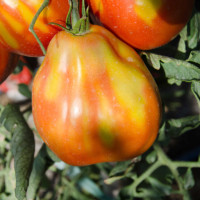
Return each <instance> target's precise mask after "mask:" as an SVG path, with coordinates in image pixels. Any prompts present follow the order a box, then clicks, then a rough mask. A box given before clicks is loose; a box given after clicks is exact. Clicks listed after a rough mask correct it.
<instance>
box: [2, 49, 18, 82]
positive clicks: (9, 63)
mask: <svg viewBox="0 0 200 200" xmlns="http://www.w3.org/2000/svg"><path fill="white" fill-rule="evenodd" d="M18 59H19V56H18V55H16V54H13V53H10V52H8V51H7V50H6V49H5V48H4V47H2V46H0V83H2V82H3V81H4V80H5V79H6V78H7V77H8V75H9V74H10V73H11V72H12V71H13V70H14V68H15V67H16V66H17V62H18Z"/></svg>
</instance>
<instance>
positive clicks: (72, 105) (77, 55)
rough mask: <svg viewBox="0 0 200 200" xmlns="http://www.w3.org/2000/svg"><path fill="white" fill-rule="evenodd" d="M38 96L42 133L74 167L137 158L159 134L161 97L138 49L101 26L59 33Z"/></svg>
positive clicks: (50, 48)
mask: <svg viewBox="0 0 200 200" xmlns="http://www.w3.org/2000/svg"><path fill="white" fill-rule="evenodd" d="M32 94H33V95H32V97H33V99H32V102H33V116H34V121H35V124H36V128H37V130H38V132H39V134H40V136H41V137H42V139H43V141H44V142H45V143H46V144H47V145H48V146H49V147H50V149H51V150H52V151H53V152H55V153H56V155H57V156H58V157H60V158H61V159H62V160H63V161H65V162H66V163H68V164H71V165H80V166H81V165H89V164H94V163H99V162H109V161H110V162H111V161H120V160H126V159H131V158H133V157H136V156H138V155H140V154H142V153H144V152H145V151H146V150H147V149H148V148H149V147H150V146H151V145H152V143H153V142H154V140H155V138H156V136H157V133H158V129H159V123H160V110H161V106H160V98H159V93H158V89H157V86H156V84H155V82H154V80H153V78H152V76H151V74H150V72H149V71H148V69H147V67H146V66H145V65H144V63H143V61H142V60H141V58H140V57H139V55H138V54H137V53H136V52H135V51H134V50H133V49H132V48H130V47H129V46H128V45H126V44H125V43H123V42H122V41H120V40H119V39H117V38H116V37H115V36H114V35H113V34H112V33H110V32H109V31H108V30H106V29H104V28H103V27H100V26H97V25H94V26H91V27H90V28H89V30H87V31H86V32H85V33H81V35H80V33H78V34H77V35H74V34H71V33H68V32H66V31H61V32H59V33H58V34H56V35H55V36H54V38H53V39H52V40H51V42H50V44H49V46H48V49H47V54H46V56H45V59H44V62H43V64H42V65H41V67H40V69H39V70H38V72H37V74H36V76H35V78H34V82H33V93H32ZM44 116H45V117H44Z"/></svg>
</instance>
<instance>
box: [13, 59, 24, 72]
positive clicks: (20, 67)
mask: <svg viewBox="0 0 200 200" xmlns="http://www.w3.org/2000/svg"><path fill="white" fill-rule="evenodd" d="M24 65H27V64H25V63H24V62H23V61H22V60H20V59H19V61H18V63H17V67H15V69H14V71H13V74H19V73H20V72H21V71H22V70H23V66H24Z"/></svg>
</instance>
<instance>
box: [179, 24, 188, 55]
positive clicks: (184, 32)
mask: <svg viewBox="0 0 200 200" xmlns="http://www.w3.org/2000/svg"><path fill="white" fill-rule="evenodd" d="M179 35H180V40H179V44H178V51H179V52H182V53H185V52H186V40H187V26H185V27H184V28H183V30H182V31H181V32H180V34H179Z"/></svg>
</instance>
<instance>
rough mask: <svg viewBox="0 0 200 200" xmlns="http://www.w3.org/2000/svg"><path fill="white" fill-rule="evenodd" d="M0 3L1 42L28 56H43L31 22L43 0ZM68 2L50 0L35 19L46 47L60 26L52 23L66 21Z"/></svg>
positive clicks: (36, 29) (39, 34)
mask: <svg viewBox="0 0 200 200" xmlns="http://www.w3.org/2000/svg"><path fill="white" fill-rule="evenodd" d="M11 2H12V1H10V2H7V1H2V2H1V3H0V13H2V15H1V16H0V25H1V27H0V28H1V29H0V42H1V43H2V44H3V45H4V46H5V47H6V48H7V49H8V50H9V51H12V52H15V53H17V54H21V55H26V56H42V55H43V53H42V51H41V49H40V47H39V44H38V43H37V41H36V39H35V38H34V36H33V35H32V33H31V32H30V31H29V30H28V29H29V26H30V23H31V21H32V19H33V17H34V15H35V14H36V12H37V10H38V9H39V7H40V6H41V4H42V2H43V0H36V1H32V0H26V1H24V0H18V1H16V2H12V3H11ZM68 8H69V5H68V2H67V1H63V0H51V1H50V4H49V5H48V6H47V8H45V9H44V10H43V12H42V13H41V14H40V15H39V18H38V19H37V21H36V24H35V26H34V30H35V32H36V34H37V35H38V36H39V38H40V40H41V42H42V43H43V45H44V46H45V48H47V46H48V44H49V41H50V40H51V38H52V37H53V36H54V35H55V33H57V32H58V31H59V30H60V28H58V27H56V26H53V25H49V24H48V23H50V22H56V23H59V24H62V25H64V24H65V19H66V15H67V11H68Z"/></svg>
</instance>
